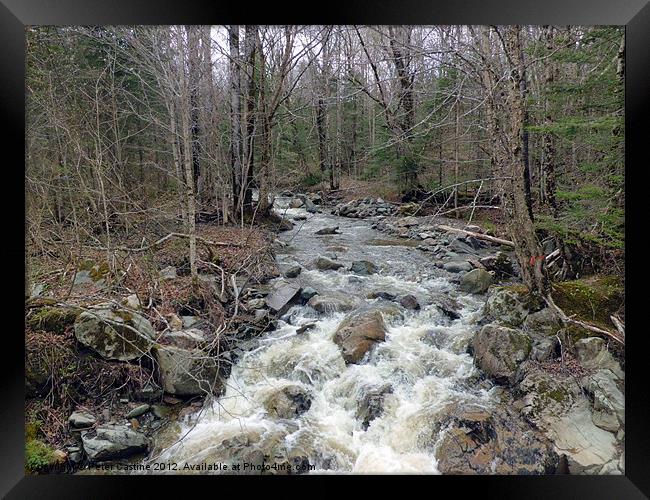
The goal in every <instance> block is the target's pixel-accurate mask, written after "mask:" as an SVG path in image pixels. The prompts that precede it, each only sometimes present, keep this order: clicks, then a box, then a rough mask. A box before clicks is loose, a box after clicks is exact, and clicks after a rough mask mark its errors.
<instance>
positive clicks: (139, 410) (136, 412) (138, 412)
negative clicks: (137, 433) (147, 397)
mask: <svg viewBox="0 0 650 500" xmlns="http://www.w3.org/2000/svg"><path fill="white" fill-rule="evenodd" d="M150 409H151V405H148V404H144V405H138V406H136V407H135V408H133V409H132V410H131V411H130V412H129V413H127V414H126V418H136V417H140V416H142V415H144V414H145V413H147V412H148V411H149V410H150Z"/></svg>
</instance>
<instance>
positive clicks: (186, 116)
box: [176, 29, 199, 287]
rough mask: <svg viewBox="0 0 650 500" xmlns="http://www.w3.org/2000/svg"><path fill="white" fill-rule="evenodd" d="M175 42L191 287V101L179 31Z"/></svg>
mask: <svg viewBox="0 0 650 500" xmlns="http://www.w3.org/2000/svg"><path fill="white" fill-rule="evenodd" d="M176 41H177V43H178V51H179V56H180V64H179V72H178V76H179V81H180V95H179V100H180V105H179V111H180V115H181V136H182V140H183V164H184V166H185V189H186V193H187V194H186V201H187V233H188V235H189V240H190V274H191V276H192V285H193V286H194V287H196V286H198V284H199V275H198V270H197V265H196V193H195V191H194V169H193V165H192V155H193V153H192V127H191V123H190V122H191V113H192V110H191V107H192V99H191V96H190V93H191V90H190V88H189V83H188V78H187V76H186V75H185V50H184V46H183V35H182V32H181V30H180V29H179V30H177V32H176Z"/></svg>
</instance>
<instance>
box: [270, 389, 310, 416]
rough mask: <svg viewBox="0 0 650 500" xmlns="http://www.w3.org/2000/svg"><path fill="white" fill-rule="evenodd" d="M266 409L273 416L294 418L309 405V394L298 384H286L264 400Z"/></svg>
mask: <svg viewBox="0 0 650 500" xmlns="http://www.w3.org/2000/svg"><path fill="white" fill-rule="evenodd" d="M264 407H265V408H266V411H268V412H269V414H270V415H271V416H272V417H274V418H295V417H298V416H300V415H302V414H303V413H305V412H306V411H307V410H309V408H310V407H311V394H310V393H309V391H307V390H306V389H304V388H303V387H302V386H299V385H288V386H286V387H284V388H282V389H281V390H279V391H277V392H275V393H274V394H272V395H271V396H270V397H269V398H268V399H266V401H264Z"/></svg>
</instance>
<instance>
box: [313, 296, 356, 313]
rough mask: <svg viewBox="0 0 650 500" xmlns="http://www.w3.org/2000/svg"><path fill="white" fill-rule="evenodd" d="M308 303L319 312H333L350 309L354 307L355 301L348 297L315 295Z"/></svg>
mask: <svg viewBox="0 0 650 500" xmlns="http://www.w3.org/2000/svg"><path fill="white" fill-rule="evenodd" d="M307 305H309V306H311V307H313V308H314V309H315V310H316V311H317V312H319V313H321V314H323V313H332V312H339V311H350V310H352V308H353V307H354V302H353V301H352V300H350V299H347V298H339V297H333V296H328V295H314V296H312V298H311V299H309V302H307Z"/></svg>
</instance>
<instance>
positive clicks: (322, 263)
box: [314, 255, 343, 271]
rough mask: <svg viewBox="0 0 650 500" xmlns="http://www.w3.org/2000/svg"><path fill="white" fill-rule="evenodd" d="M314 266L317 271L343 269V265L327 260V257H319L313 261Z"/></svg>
mask: <svg viewBox="0 0 650 500" xmlns="http://www.w3.org/2000/svg"><path fill="white" fill-rule="evenodd" d="M314 264H315V265H316V268H317V269H319V270H320V271H336V270H337V269H340V268H342V267H343V264H341V263H340V262H336V261H334V260H332V259H328V258H327V257H323V256H322V255H321V256H319V257H318V258H317V259H316V260H315V261H314Z"/></svg>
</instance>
